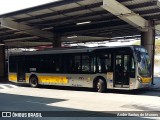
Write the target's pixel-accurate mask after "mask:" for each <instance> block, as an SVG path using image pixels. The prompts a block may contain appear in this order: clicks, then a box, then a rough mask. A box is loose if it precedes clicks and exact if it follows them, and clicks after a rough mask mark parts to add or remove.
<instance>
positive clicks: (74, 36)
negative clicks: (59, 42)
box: [67, 35, 78, 39]
mask: <svg viewBox="0 0 160 120" xmlns="http://www.w3.org/2000/svg"><path fill="white" fill-rule="evenodd" d="M77 37H78V36H76V35H74V36H69V37H67V38H69V39H71V38H77Z"/></svg>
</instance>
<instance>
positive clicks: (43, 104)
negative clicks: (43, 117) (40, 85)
mask: <svg viewBox="0 0 160 120" xmlns="http://www.w3.org/2000/svg"><path fill="white" fill-rule="evenodd" d="M26 102H28V103H34V104H35V103H37V104H43V105H46V104H47V103H41V102H34V101H26Z"/></svg>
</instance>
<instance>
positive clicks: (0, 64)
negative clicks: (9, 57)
mask: <svg viewBox="0 0 160 120" xmlns="http://www.w3.org/2000/svg"><path fill="white" fill-rule="evenodd" d="M4 77H5V46H4V45H2V44H0V82H2V81H4Z"/></svg>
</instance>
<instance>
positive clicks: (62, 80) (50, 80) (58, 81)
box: [38, 76, 68, 84]
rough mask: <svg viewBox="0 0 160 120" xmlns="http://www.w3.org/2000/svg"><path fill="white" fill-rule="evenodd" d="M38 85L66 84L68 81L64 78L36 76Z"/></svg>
mask: <svg viewBox="0 0 160 120" xmlns="http://www.w3.org/2000/svg"><path fill="white" fill-rule="evenodd" d="M38 79H39V82H40V83H55V84H67V83H68V79H67V77H64V76H38Z"/></svg>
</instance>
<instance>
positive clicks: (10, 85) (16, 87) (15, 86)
mask: <svg viewBox="0 0 160 120" xmlns="http://www.w3.org/2000/svg"><path fill="white" fill-rule="evenodd" d="M10 86H12V87H14V88H18V86H16V85H10Z"/></svg>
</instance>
